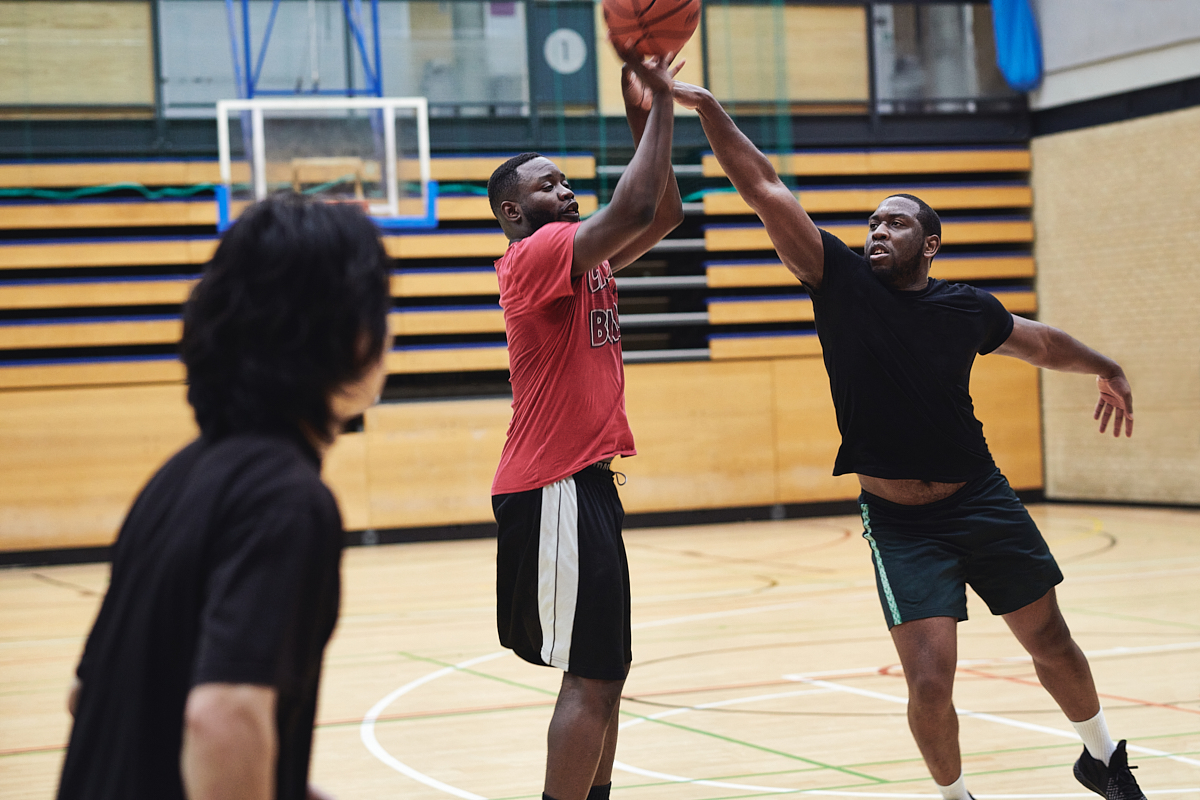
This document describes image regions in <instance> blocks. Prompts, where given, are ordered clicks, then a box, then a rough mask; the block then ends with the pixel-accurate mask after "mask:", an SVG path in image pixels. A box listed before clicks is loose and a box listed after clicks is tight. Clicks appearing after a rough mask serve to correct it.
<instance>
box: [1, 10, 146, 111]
mask: <svg viewBox="0 0 1200 800" xmlns="http://www.w3.org/2000/svg"><path fill="white" fill-rule="evenodd" d="M150 19H151V14H150V3H149V2H145V0H143V1H142V2H95V0H93V2H43V1H42V0H23V1H22V2H0V41H2V42H4V46H3V47H0V105H7V106H29V105H33V106H38V105H51V106H54V105H84V106H88V105H92V106H97V105H100V106H102V105H124V106H131V105H132V106H137V105H140V106H152V105H153V104H154V80H155V76H154V55H153V42H152V36H153V33H152V32H151V29H150V28H151V25H150Z"/></svg>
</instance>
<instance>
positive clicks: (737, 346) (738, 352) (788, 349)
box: [708, 332, 821, 361]
mask: <svg viewBox="0 0 1200 800" xmlns="http://www.w3.org/2000/svg"><path fill="white" fill-rule="evenodd" d="M708 353H709V358H711V359H712V360H713V361H724V360H727V359H742V358H789V357H793V356H819V355H821V340H820V339H818V338H817V335H816V333H812V332H804V333H778V334H764V335H757V334H749V335H736V334H716V335H714V336H710V337H709V338H708Z"/></svg>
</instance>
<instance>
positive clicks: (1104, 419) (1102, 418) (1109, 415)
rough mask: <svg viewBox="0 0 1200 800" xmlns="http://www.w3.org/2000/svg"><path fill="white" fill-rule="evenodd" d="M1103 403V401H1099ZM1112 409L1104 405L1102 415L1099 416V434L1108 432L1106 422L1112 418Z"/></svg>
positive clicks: (1106, 404)
mask: <svg viewBox="0 0 1200 800" xmlns="http://www.w3.org/2000/svg"><path fill="white" fill-rule="evenodd" d="M1101 402H1102V403H1103V402H1104V401H1103V400H1102V401H1101ZM1112 413H1113V407H1112V406H1111V405H1109V404H1108V403H1104V413H1103V414H1101V415H1100V432H1101V433H1104V432H1105V431H1106V430H1108V421H1109V419H1111V418H1112Z"/></svg>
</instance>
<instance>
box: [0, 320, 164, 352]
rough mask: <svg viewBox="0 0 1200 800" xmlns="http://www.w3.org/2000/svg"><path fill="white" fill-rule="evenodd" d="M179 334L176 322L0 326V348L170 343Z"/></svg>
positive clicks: (141, 321)
mask: <svg viewBox="0 0 1200 800" xmlns="http://www.w3.org/2000/svg"><path fill="white" fill-rule="evenodd" d="M182 335H183V321H182V320H179V319H152V320H130V319H123V320H116V321H112V322H109V321H103V322H98V321H89V322H43V323H38V324H20V325H13V324H0V348H3V349H8V350H18V349H21V348H26V347H99V346H102V345H130V344H170V343H172V342H177V341H179V337H180V336H182Z"/></svg>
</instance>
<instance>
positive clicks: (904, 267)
mask: <svg viewBox="0 0 1200 800" xmlns="http://www.w3.org/2000/svg"><path fill="white" fill-rule="evenodd" d="M871 271H872V272H874V273H875V277H876V278H878V279H879V280H880V281H881V282H882V283H883V284H884V285H886V286H890V287H891V288H893V289H899V288H900V287H903V286H908V285H910V284H912V283H913V282H914V281H916V279H917V278H918V277H919V276H920V274H921V254H920V253H916V254H915V255H914V256H913V257H912V259H910V260H908V261H905V262H899V261H898V260H897V261H896V262H895V263H893V264H892V265H891V266H889V267H883V268H879V267H875V266H874V265H872V267H871Z"/></svg>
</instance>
